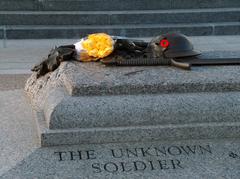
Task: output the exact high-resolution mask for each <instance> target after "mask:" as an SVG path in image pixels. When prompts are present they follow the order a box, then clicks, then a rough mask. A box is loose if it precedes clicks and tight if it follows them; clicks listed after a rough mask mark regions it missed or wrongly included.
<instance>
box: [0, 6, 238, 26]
mask: <svg viewBox="0 0 240 179" xmlns="http://www.w3.org/2000/svg"><path fill="white" fill-rule="evenodd" d="M239 17H240V8H220V9H184V10H138V11H88V12H79V11H71V12H67V11H57V12H52V11H45V12H38V11H28V12H20V11H15V12H12V11H11V12H9V11H2V12H0V25H124V24H165V23H166V24H167V23H212V22H238V21H239Z"/></svg>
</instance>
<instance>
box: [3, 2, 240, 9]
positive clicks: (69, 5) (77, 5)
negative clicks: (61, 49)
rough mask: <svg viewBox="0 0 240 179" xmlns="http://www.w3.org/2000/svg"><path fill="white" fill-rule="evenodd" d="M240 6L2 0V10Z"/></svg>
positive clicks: (222, 4) (224, 4)
mask: <svg viewBox="0 0 240 179" xmlns="http://www.w3.org/2000/svg"><path fill="white" fill-rule="evenodd" d="M99 7H101V8H99ZM196 7H198V8H222V7H240V2H239V0H231V1H229V0H168V1H166V0H141V1H140V0H131V1H129V0H121V1H119V0H71V1H69V0H41V1H40V0H21V1H18V0H1V1H0V10H9V11H15V10H16V11H25V10H32V11H36V10H37V11H62V10H64V11H98V10H154V9H185V8H189V9H192V8H196Z"/></svg>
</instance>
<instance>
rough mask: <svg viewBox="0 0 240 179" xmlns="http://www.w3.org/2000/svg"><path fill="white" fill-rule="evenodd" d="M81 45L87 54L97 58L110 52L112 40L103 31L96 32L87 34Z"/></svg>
mask: <svg viewBox="0 0 240 179" xmlns="http://www.w3.org/2000/svg"><path fill="white" fill-rule="evenodd" d="M82 46H83V48H84V50H86V52H87V54H88V55H89V56H91V57H95V58H98V59H99V58H104V57H106V56H108V55H110V54H111V53H112V51H113V46H114V41H113V39H112V38H111V36H109V35H107V34H105V33H96V34H91V35H89V36H88V38H87V39H86V40H84V41H83V43H82Z"/></svg>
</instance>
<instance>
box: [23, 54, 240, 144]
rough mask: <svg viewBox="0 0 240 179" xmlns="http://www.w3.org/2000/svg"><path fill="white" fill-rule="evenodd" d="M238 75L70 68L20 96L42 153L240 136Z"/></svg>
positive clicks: (229, 71) (234, 71)
mask: <svg viewBox="0 0 240 179" xmlns="http://www.w3.org/2000/svg"><path fill="white" fill-rule="evenodd" d="M211 55H212V57H214V55H213V54H211V53H210V54H206V56H211ZM215 56H220V57H221V56H224V55H221V53H216V54H215ZM232 56H234V53H233V54H232ZM223 74H224V75H223ZM238 76H239V68H238V67H237V66H225V67H198V68H193V69H192V71H183V70H180V69H175V68H170V67H122V68H120V67H105V66H104V65H101V64H99V63H79V62H75V63H62V65H61V66H60V68H59V69H58V70H56V71H55V72H53V73H52V74H47V75H46V76H44V77H42V78H40V79H39V80H37V81H35V74H33V75H32V77H31V78H30V79H29V80H28V82H27V85H26V88H25V90H26V92H27V93H28V95H29V96H30V99H31V102H32V106H33V107H34V110H35V111H36V116H35V119H36V121H37V123H38V126H39V136H40V139H41V143H42V145H43V146H51V145H63V144H78V143H104V142H124V141H139V140H140V141H146V140H153V139H163V140H167V139H172V138H175V139H176V138H177V139H189V138H222V137H239V130H240V128H239V117H238V116H239V112H238V111H239V108H240V106H239V96H240V93H239V92H238V91H239V90H240V81H239V78H238ZM166 93H167V94H166ZM229 131H231V132H229Z"/></svg>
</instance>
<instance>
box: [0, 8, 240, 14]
mask: <svg viewBox="0 0 240 179" xmlns="http://www.w3.org/2000/svg"><path fill="white" fill-rule="evenodd" d="M232 11H235V12H239V11H240V7H237V8H236V7H234V8H204V9H168V10H128V11H0V15H2V14H26V15H28V14H29V15H45V14H53V15H58V14H59V15H64V14H67V15H68V14H69V15H78V14H79V15H81V14H89V15H91V14H154V13H156V14H158V13H203V12H232Z"/></svg>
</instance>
